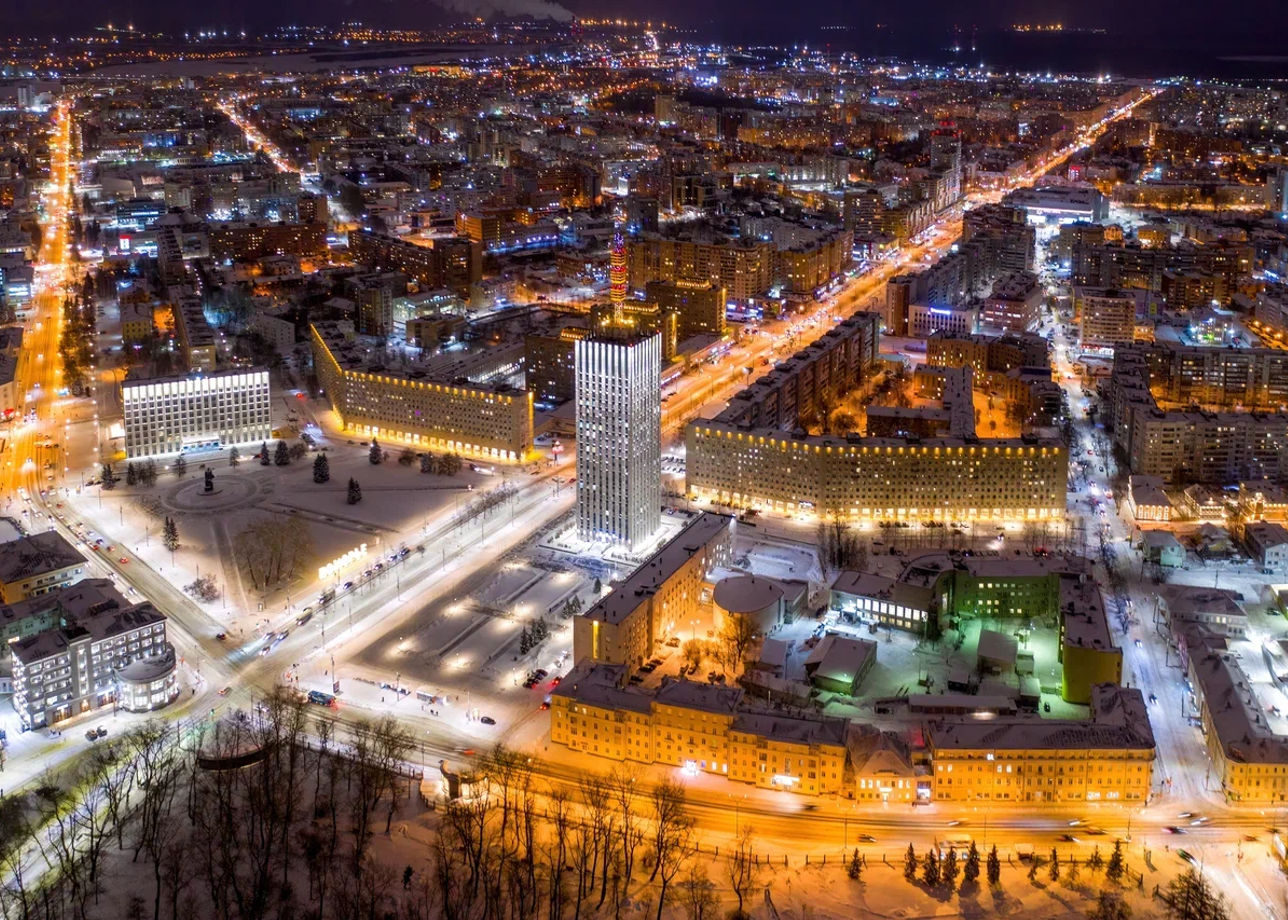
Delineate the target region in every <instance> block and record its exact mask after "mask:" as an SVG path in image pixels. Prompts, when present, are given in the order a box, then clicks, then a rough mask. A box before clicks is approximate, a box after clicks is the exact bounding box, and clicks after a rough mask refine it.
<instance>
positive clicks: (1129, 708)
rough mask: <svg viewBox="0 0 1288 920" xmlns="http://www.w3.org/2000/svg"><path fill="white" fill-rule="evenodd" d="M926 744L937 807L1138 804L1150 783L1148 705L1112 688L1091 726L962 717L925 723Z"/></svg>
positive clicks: (1096, 697)
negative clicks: (952, 804) (939, 804)
mask: <svg viewBox="0 0 1288 920" xmlns="http://www.w3.org/2000/svg"><path fill="white" fill-rule="evenodd" d="M1108 742H1113V743H1108ZM927 743H928V746H929V749H930V758H931V763H932V767H933V775H934V798H935V800H936V801H940V802H1012V803H1032V804H1057V805H1058V804H1072V803H1076V802H1116V803H1119V804H1125V805H1143V804H1145V803H1146V802H1147V801H1148V799H1149V794H1150V786H1151V783H1152V782H1153V763H1154V752H1155V745H1154V734H1153V730H1152V729H1151V728H1150V724H1149V717H1148V714H1147V713H1146V711H1145V701H1144V699H1143V698H1142V697H1141V694H1140V691H1139V690H1132V689H1126V688H1123V687H1117V686H1113V685H1110V684H1102V685H1100V686H1097V687H1096V688H1095V689H1094V691H1093V693H1092V698H1091V719H1090V721H1085V722H1084V721H1072V720H1064V719H1042V720H1034V719H1025V720H1005V719H1002V720H985V721H979V720H974V719H959V720H954V721H945V722H940V723H933V724H932V725H930V727H929V728H928V731H927Z"/></svg>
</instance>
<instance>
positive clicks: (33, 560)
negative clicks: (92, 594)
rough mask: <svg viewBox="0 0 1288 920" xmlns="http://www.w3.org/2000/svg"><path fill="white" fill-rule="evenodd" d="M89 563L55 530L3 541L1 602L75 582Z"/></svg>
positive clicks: (0, 584) (1, 544)
mask: <svg viewBox="0 0 1288 920" xmlns="http://www.w3.org/2000/svg"><path fill="white" fill-rule="evenodd" d="M86 568H87V565H86V562H85V559H84V558H83V557H82V556H81V554H80V553H78V552H77V551H76V548H75V547H74V546H72V545H71V544H70V543H68V542H67V540H65V539H64V538H63V537H62V536H61V535H59V534H58V533H56V532H55V531H52V530H48V531H45V532H44V533H35V534H31V535H30V536H26V537H19V538H18V539H17V540H10V541H9V542H7V543H0V601H3V602H4V603H6V604H15V603H17V602H19V601H24V600H27V599H28V598H32V597H38V596H40V595H42V594H48V593H49V592H50V591H55V590H57V589H59V588H65V587H67V586H68V585H71V584H75V583H76V582H78V581H80V580H81V579H82V578H83V577H84V576H85V571H86Z"/></svg>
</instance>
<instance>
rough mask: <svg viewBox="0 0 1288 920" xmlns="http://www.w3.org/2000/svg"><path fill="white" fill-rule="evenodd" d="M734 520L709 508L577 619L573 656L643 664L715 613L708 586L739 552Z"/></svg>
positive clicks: (631, 665)
mask: <svg viewBox="0 0 1288 920" xmlns="http://www.w3.org/2000/svg"><path fill="white" fill-rule="evenodd" d="M733 528H734V523H733V518H732V517H729V516H727V515H722V514H711V513H709V512H703V513H701V514H699V515H698V516H697V517H695V518H694V519H693V520H691V521H690V522H689V523H688V524H686V525H685V527H684V529H683V530H682V531H680V533H679V534H677V535H676V536H675V537H674V538H672V539H671V540H669V541H667V543H666V544H665V545H664V546H662V547H661V548H660V549H658V550H657V552H655V553H653V555H651V556H649V557H648V558H647V559H646V560H644V562H643V564H641V565H640V567H639V568H637V569H636V570H635V571H634V572H632V573H631V574H630V576H628V577H627V578H626V580H625V581H623V582H622V583H621V584H619V585H617V586H616V587H615V588H614V589H613V590H612V591H611V592H610V593H609V594H607V595H606V596H604V597H602V598H600V599H599V600H598V601H597V602H596V603H595V604H594V605H593V606H592V607H591V608H590V609H589V610H587V611H586V612H585V613H583V614H582V615H581V616H579V617H577V618H576V619H575V620H573V657H574V659H575V660H577V661H583V660H589V661H602V662H607V663H610V664H624V665H628V666H630V667H632V668H634V667H638V666H639V665H641V664H643V663H644V662H645V661H647V660H648V659H649V658H651V657H652V656H653V647H654V644H655V643H657V642H658V641H660V640H662V639H665V638H666V637H668V636H676V635H679V634H680V632H681V630H682V629H683V628H688V627H689V626H690V624H691V622H692V621H693V620H694V619H696V618H702V619H703V620H704V621H706V620H707V619H708V618H709V614H708V613H707V611H706V605H705V604H704V603H703V601H702V585H703V582H704V581H705V580H706V578H707V576H708V574H709V573H710V572H711V570H712V569H714V568H716V567H717V566H722V565H727V564H728V563H729V561H730V559H731V555H730V554H731V553H732V552H733Z"/></svg>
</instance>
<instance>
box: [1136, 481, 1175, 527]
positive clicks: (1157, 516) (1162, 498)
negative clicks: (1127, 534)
mask: <svg viewBox="0 0 1288 920" xmlns="http://www.w3.org/2000/svg"><path fill="white" fill-rule="evenodd" d="M1127 507H1128V509H1129V510H1130V511H1131V514H1132V517H1134V518H1135V519H1136V520H1138V521H1170V520H1171V519H1172V500H1171V499H1170V498H1168V497H1167V493H1166V492H1164V491H1163V477H1161V476H1146V475H1144V474H1141V473H1135V474H1133V475H1132V476H1130V477H1128V479H1127Z"/></svg>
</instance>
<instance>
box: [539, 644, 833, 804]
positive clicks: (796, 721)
mask: <svg viewBox="0 0 1288 920" xmlns="http://www.w3.org/2000/svg"><path fill="white" fill-rule="evenodd" d="M626 681H627V668H626V666H624V665H620V664H617V665H614V664H601V663H595V662H590V661H581V662H579V663H578V664H577V666H576V667H574V668H573V670H572V671H571V672H570V673H569V674H568V675H567V676H565V677H564V679H563V680H562V681H561V682H560V684H559V686H558V687H556V688H555V689H554V691H553V692H552V693H551V695H550V740H551V741H553V742H554V743H555V744H560V745H563V746H564V747H567V748H569V749H571V750H574V751H581V752H583V753H587V754H593V755H596V756H598V757H605V758H608V759H610V760H616V761H634V762H636V763H645V764H653V763H660V764H668V765H671V766H675V767H680V768H682V769H689V770H694V771H701V772H703V773H710V774H715V775H718V776H724V777H727V778H728V779H731V780H734V781H736V782H742V783H748V784H750V785H754V786H759V787H762V788H767V789H785V790H790V791H793V792H799V793H803V794H805V795H830V794H835V793H838V792H842V791H843V790H844V789H845V786H846V783H847V779H848V775H847V749H846V733H847V728H848V726H847V723H846V721H845V720H844V719H829V718H823V717H805V716H796V715H788V714H785V713H781V712H769V711H757V710H752V709H747V708H744V706H743V691H742V689H741V688H738V687H725V686H721V685H717V684H707V683H700V682H698V681H691V680H682V679H676V678H670V677H668V678H664V679H663V681H662V685H661V687H659V688H658V690H657V692H656V693H654V694H648V693H645V692H643V691H638V690H634V689H630V688H628V687H627V686H626Z"/></svg>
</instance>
